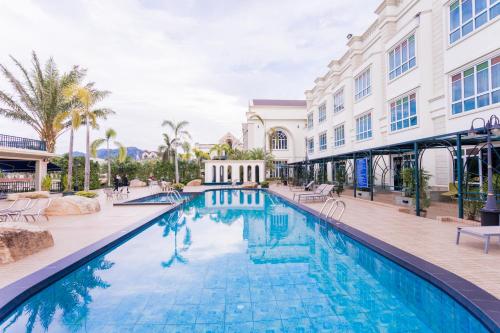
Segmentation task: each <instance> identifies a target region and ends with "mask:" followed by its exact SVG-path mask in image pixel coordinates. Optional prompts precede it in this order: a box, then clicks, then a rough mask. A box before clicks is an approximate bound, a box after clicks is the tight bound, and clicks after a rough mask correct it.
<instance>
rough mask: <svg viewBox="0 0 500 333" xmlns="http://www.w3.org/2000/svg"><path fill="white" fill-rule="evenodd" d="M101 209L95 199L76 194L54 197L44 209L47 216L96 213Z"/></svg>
mask: <svg viewBox="0 0 500 333" xmlns="http://www.w3.org/2000/svg"><path fill="white" fill-rule="evenodd" d="M100 210H101V206H100V205H99V201H98V200H97V199H90V198H85V197H81V196H78V195H72V196H68V197H60V198H55V199H53V200H52V202H51V203H50V206H49V207H47V208H46V209H45V214H47V215H48V216H54V215H82V214H92V213H97V212H98V211H100Z"/></svg>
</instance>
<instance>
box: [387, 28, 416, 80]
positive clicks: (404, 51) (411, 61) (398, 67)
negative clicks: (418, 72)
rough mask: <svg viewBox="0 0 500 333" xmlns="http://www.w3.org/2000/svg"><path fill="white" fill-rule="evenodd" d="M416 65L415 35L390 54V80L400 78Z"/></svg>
mask: <svg viewBox="0 0 500 333" xmlns="http://www.w3.org/2000/svg"><path fill="white" fill-rule="evenodd" d="M416 64H417V58H416V56H415V35H411V36H410V37H408V38H407V39H405V40H404V41H403V42H402V43H401V44H399V45H398V46H396V47H395V48H394V49H393V50H392V51H390V52H389V79H390V80H392V79H394V78H396V77H398V76H400V75H401V74H403V73H405V72H407V71H408V70H410V69H412V68H413V67H415V65H416Z"/></svg>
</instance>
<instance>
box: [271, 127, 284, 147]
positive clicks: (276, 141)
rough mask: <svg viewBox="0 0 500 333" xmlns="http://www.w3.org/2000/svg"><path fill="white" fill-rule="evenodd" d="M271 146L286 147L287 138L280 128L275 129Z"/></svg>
mask: <svg viewBox="0 0 500 333" xmlns="http://www.w3.org/2000/svg"><path fill="white" fill-rule="evenodd" d="M271 146H272V147H273V149H274V150H286V149H288V140H287V137H286V134H285V132H283V131H282V130H277V131H276V132H275V133H274V135H273V138H272V140H271Z"/></svg>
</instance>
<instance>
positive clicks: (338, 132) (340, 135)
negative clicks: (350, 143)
mask: <svg viewBox="0 0 500 333" xmlns="http://www.w3.org/2000/svg"><path fill="white" fill-rule="evenodd" d="M333 136H334V138H335V147H340V146H343V145H344V144H345V136H344V125H340V126H338V127H335V129H334V130H333Z"/></svg>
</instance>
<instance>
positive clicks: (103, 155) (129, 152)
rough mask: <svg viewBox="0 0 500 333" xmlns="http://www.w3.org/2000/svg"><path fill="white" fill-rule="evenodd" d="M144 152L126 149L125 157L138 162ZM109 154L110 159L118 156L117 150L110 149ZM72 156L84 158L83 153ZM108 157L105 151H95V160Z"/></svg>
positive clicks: (136, 149)
mask: <svg viewBox="0 0 500 333" xmlns="http://www.w3.org/2000/svg"><path fill="white" fill-rule="evenodd" d="M143 151H144V150H142V149H139V148H137V147H127V156H130V157H132V158H133V159H134V160H136V161H139V160H140V159H141V154H142V152H143ZM109 153H110V155H111V157H117V156H118V148H116V149H110V150H109ZM73 155H74V156H75V157H76V156H85V153H82V152H80V151H75V152H74V153H73ZM107 157H108V152H107V150H106V149H97V158H102V159H105V158H107Z"/></svg>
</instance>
